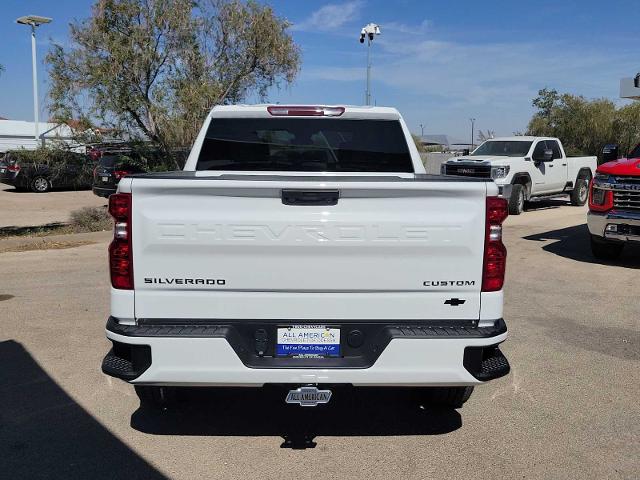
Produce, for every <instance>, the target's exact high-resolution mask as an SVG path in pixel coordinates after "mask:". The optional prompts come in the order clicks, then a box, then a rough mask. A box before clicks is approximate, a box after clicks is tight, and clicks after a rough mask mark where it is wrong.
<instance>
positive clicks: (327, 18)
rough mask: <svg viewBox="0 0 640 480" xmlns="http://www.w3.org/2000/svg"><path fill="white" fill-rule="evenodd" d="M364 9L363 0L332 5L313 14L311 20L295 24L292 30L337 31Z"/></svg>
mask: <svg viewBox="0 0 640 480" xmlns="http://www.w3.org/2000/svg"><path fill="white" fill-rule="evenodd" d="M360 7H362V1H361V0H353V1H349V2H346V3H330V4H327V5H325V6H323V7H321V8H319V9H318V10H316V11H315V12H313V13H312V14H311V16H310V17H309V18H307V19H306V20H303V21H302V22H299V23H294V24H293V26H292V27H291V29H292V30H297V31H311V30H317V31H320V32H323V31H326V30H336V29H338V28H340V27H342V26H343V25H344V24H346V23H347V22H350V21H351V20H353V19H355V18H356V17H357V16H358V13H359V12H360Z"/></svg>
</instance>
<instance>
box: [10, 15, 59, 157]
mask: <svg viewBox="0 0 640 480" xmlns="http://www.w3.org/2000/svg"><path fill="white" fill-rule="evenodd" d="M51 20H52V19H51V18H48V17H40V16H38V15H27V16H25V17H20V18H18V19H17V20H16V23H19V24H21V25H29V26H30V27H31V63H32V68H33V119H34V123H35V132H34V133H35V140H36V147H39V146H40V145H39V143H40V132H39V131H38V127H39V121H40V120H39V119H38V69H37V61H36V27H39V26H40V25H42V24H44V23H51Z"/></svg>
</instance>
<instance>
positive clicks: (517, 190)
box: [509, 183, 525, 215]
mask: <svg viewBox="0 0 640 480" xmlns="http://www.w3.org/2000/svg"><path fill="white" fill-rule="evenodd" d="M524 195H525V188H524V185H522V184H519V183H516V184H515V185H513V187H512V189H511V196H510V197H509V215H520V214H521V213H522V211H523V210H524V202H525V198H524Z"/></svg>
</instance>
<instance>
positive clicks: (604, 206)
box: [589, 180, 613, 212]
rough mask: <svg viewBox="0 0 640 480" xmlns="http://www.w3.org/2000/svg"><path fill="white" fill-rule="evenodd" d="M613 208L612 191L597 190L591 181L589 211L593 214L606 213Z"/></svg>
mask: <svg viewBox="0 0 640 480" xmlns="http://www.w3.org/2000/svg"><path fill="white" fill-rule="evenodd" d="M612 208H613V191H612V190H607V189H604V188H599V187H598V186H597V185H595V184H594V182H593V180H591V184H590V185H589V210H591V211H593V212H606V211H608V210H611V209H612Z"/></svg>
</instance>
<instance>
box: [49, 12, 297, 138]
mask: <svg viewBox="0 0 640 480" xmlns="http://www.w3.org/2000/svg"><path fill="white" fill-rule="evenodd" d="M288 27H289V23H288V22H287V21H286V20H285V19H283V18H280V17H278V16H277V15H276V14H275V13H274V12H273V10H272V9H271V7H269V6H264V5H261V4H258V3H256V2H254V1H252V0H249V1H246V2H245V1H241V0H202V1H193V0H97V1H96V3H95V4H94V6H93V9H92V15H91V17H90V18H89V19H87V20H85V21H76V22H74V23H72V24H71V25H70V39H71V46H70V47H64V46H62V45H55V46H54V47H53V48H52V50H51V51H50V52H49V54H48V55H47V62H48V64H49V67H50V76H51V92H50V99H51V105H50V110H51V112H52V113H53V114H54V116H55V117H56V120H58V121H63V122H64V121H68V120H69V119H72V118H74V119H77V120H81V121H83V122H85V123H86V124H87V125H88V124H91V123H95V122H96V121H97V122H99V123H100V124H101V125H102V126H106V127H110V128H113V129H114V130H115V131H116V132H125V133H126V134H127V135H128V136H129V137H132V138H147V139H149V140H151V141H153V142H155V143H157V144H158V145H160V146H161V147H162V148H165V149H167V150H169V149H171V148H173V147H183V146H188V145H191V143H192V142H193V140H194V138H195V136H196V135H197V132H198V130H199V128H200V126H201V123H202V121H203V119H204V117H205V116H206V114H207V113H208V110H210V109H211V107H213V106H214V105H216V104H225V103H234V102H238V101H240V100H242V99H243V98H245V97H247V96H248V95H249V94H257V95H258V96H260V97H265V95H266V93H267V90H268V89H269V88H270V87H272V86H278V85H280V84H281V83H282V82H285V83H291V82H292V81H293V79H294V78H295V76H296V74H297V72H298V70H299V65H300V51H299V49H298V47H297V46H296V45H295V43H294V42H293V39H292V37H291V36H290V35H289V34H288V32H287V29H288Z"/></svg>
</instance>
